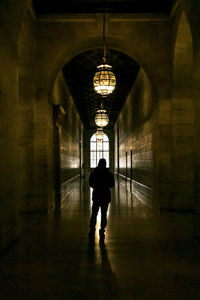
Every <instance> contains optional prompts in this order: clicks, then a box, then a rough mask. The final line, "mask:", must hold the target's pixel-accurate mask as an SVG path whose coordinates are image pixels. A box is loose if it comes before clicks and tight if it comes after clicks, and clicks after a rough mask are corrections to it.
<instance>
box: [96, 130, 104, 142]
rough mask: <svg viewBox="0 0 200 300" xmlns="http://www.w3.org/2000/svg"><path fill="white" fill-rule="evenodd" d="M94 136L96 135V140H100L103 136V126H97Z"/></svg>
mask: <svg viewBox="0 0 200 300" xmlns="http://www.w3.org/2000/svg"><path fill="white" fill-rule="evenodd" d="M95 136H96V139H97V141H102V140H103V136H104V133H103V128H97V131H96V134H95Z"/></svg>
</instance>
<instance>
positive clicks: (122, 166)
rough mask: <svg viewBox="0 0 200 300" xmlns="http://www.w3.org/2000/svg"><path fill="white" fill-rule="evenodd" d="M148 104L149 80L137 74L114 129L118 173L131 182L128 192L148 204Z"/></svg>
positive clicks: (150, 171) (150, 140) (150, 145)
mask: <svg viewBox="0 0 200 300" xmlns="http://www.w3.org/2000/svg"><path fill="white" fill-rule="evenodd" d="M151 104H152V96H151V88H150V84H149V80H148V78H147V76H146V74H145V73H144V71H143V70H140V72H139V73H138V76H137V80H136V82H135V83H134V86H133V88H132V90H131V91H130V93H129V96H128V98H127V101H126V103H125V106H124V108H123V110H122V112H121V114H120V116H119V119H118V125H117V126H118V128H119V129H117V126H116V128H115V151H116V152H115V153H117V152H118V151H117V150H118V149H117V139H118V138H117V131H118V130H119V173H120V174H121V175H123V176H124V177H126V179H128V181H129V180H131V184H130V185H128V188H129V187H130V188H131V190H132V192H133V193H134V194H135V195H137V198H139V199H140V200H141V201H143V202H147V201H149V200H152V193H153V191H152V188H153V137H152V132H153V124H152V120H151V119H150V118H148V115H149V114H150V112H151ZM116 156H117V154H116V155H115V157H116ZM116 158H117V157H116ZM116 164H117V163H116ZM115 166H116V165H115Z"/></svg>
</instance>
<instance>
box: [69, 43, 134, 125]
mask: <svg viewBox="0 0 200 300" xmlns="http://www.w3.org/2000/svg"><path fill="white" fill-rule="evenodd" d="M102 57H103V50H102V49H96V50H91V51H87V52H84V53H82V54H80V55H78V56H76V57H75V58H73V59H72V60H71V61H70V62H69V63H67V64H66V65H65V66H64V68H63V74H64V77H65V79H66V82H67V85H68V86H69V89H70V91H71V94H72V97H73V99H74V102H75V105H76V108H77V110H78V112H79V114H80V118H81V121H82V122H83V124H84V127H85V128H88V129H89V128H96V125H95V122H94V119H95V114H96V111H97V109H99V106H100V103H101V100H102V97H101V96H99V95H98V94H97V93H96V92H95V91H94V88H93V77H94V74H95V72H96V67H97V66H98V65H99V64H101V63H102ZM107 63H108V64H110V65H111V66H112V67H113V72H114V74H115V76H116V81H117V84H116V89H115V90H114V92H113V94H111V95H109V96H108V97H106V98H104V100H103V103H104V108H105V109H106V110H107V114H108V116H109V119H110V121H109V124H108V125H107V128H113V127H114V124H115V122H116V121H117V118H118V116H119V113H120V111H121V109H122V107H123V104H124V102H125V100H126V98H127V96H128V93H129V91H130V89H131V87H132V85H133V83H134V81H135V79H136V77H137V74H138V71H139V68H140V67H139V65H138V64H137V62H135V61H134V60H133V59H132V58H130V57H129V56H127V55H125V54H123V53H121V52H118V51H114V50H111V49H108V50H107Z"/></svg>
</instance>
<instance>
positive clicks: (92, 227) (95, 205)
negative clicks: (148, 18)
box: [89, 202, 99, 236]
mask: <svg viewBox="0 0 200 300" xmlns="http://www.w3.org/2000/svg"><path fill="white" fill-rule="evenodd" d="M98 211H99V203H98V202H93V205H92V215H91V218H90V232H89V236H92V235H94V233H95V227H96V221H97V214H98Z"/></svg>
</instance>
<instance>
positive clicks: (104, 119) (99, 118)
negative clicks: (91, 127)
mask: <svg viewBox="0 0 200 300" xmlns="http://www.w3.org/2000/svg"><path fill="white" fill-rule="evenodd" d="M95 123H96V125H97V126H98V127H105V126H106V125H108V123H109V117H108V115H107V113H106V110H105V109H104V108H103V103H101V106H100V109H99V110H97V113H96V116H95Z"/></svg>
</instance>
